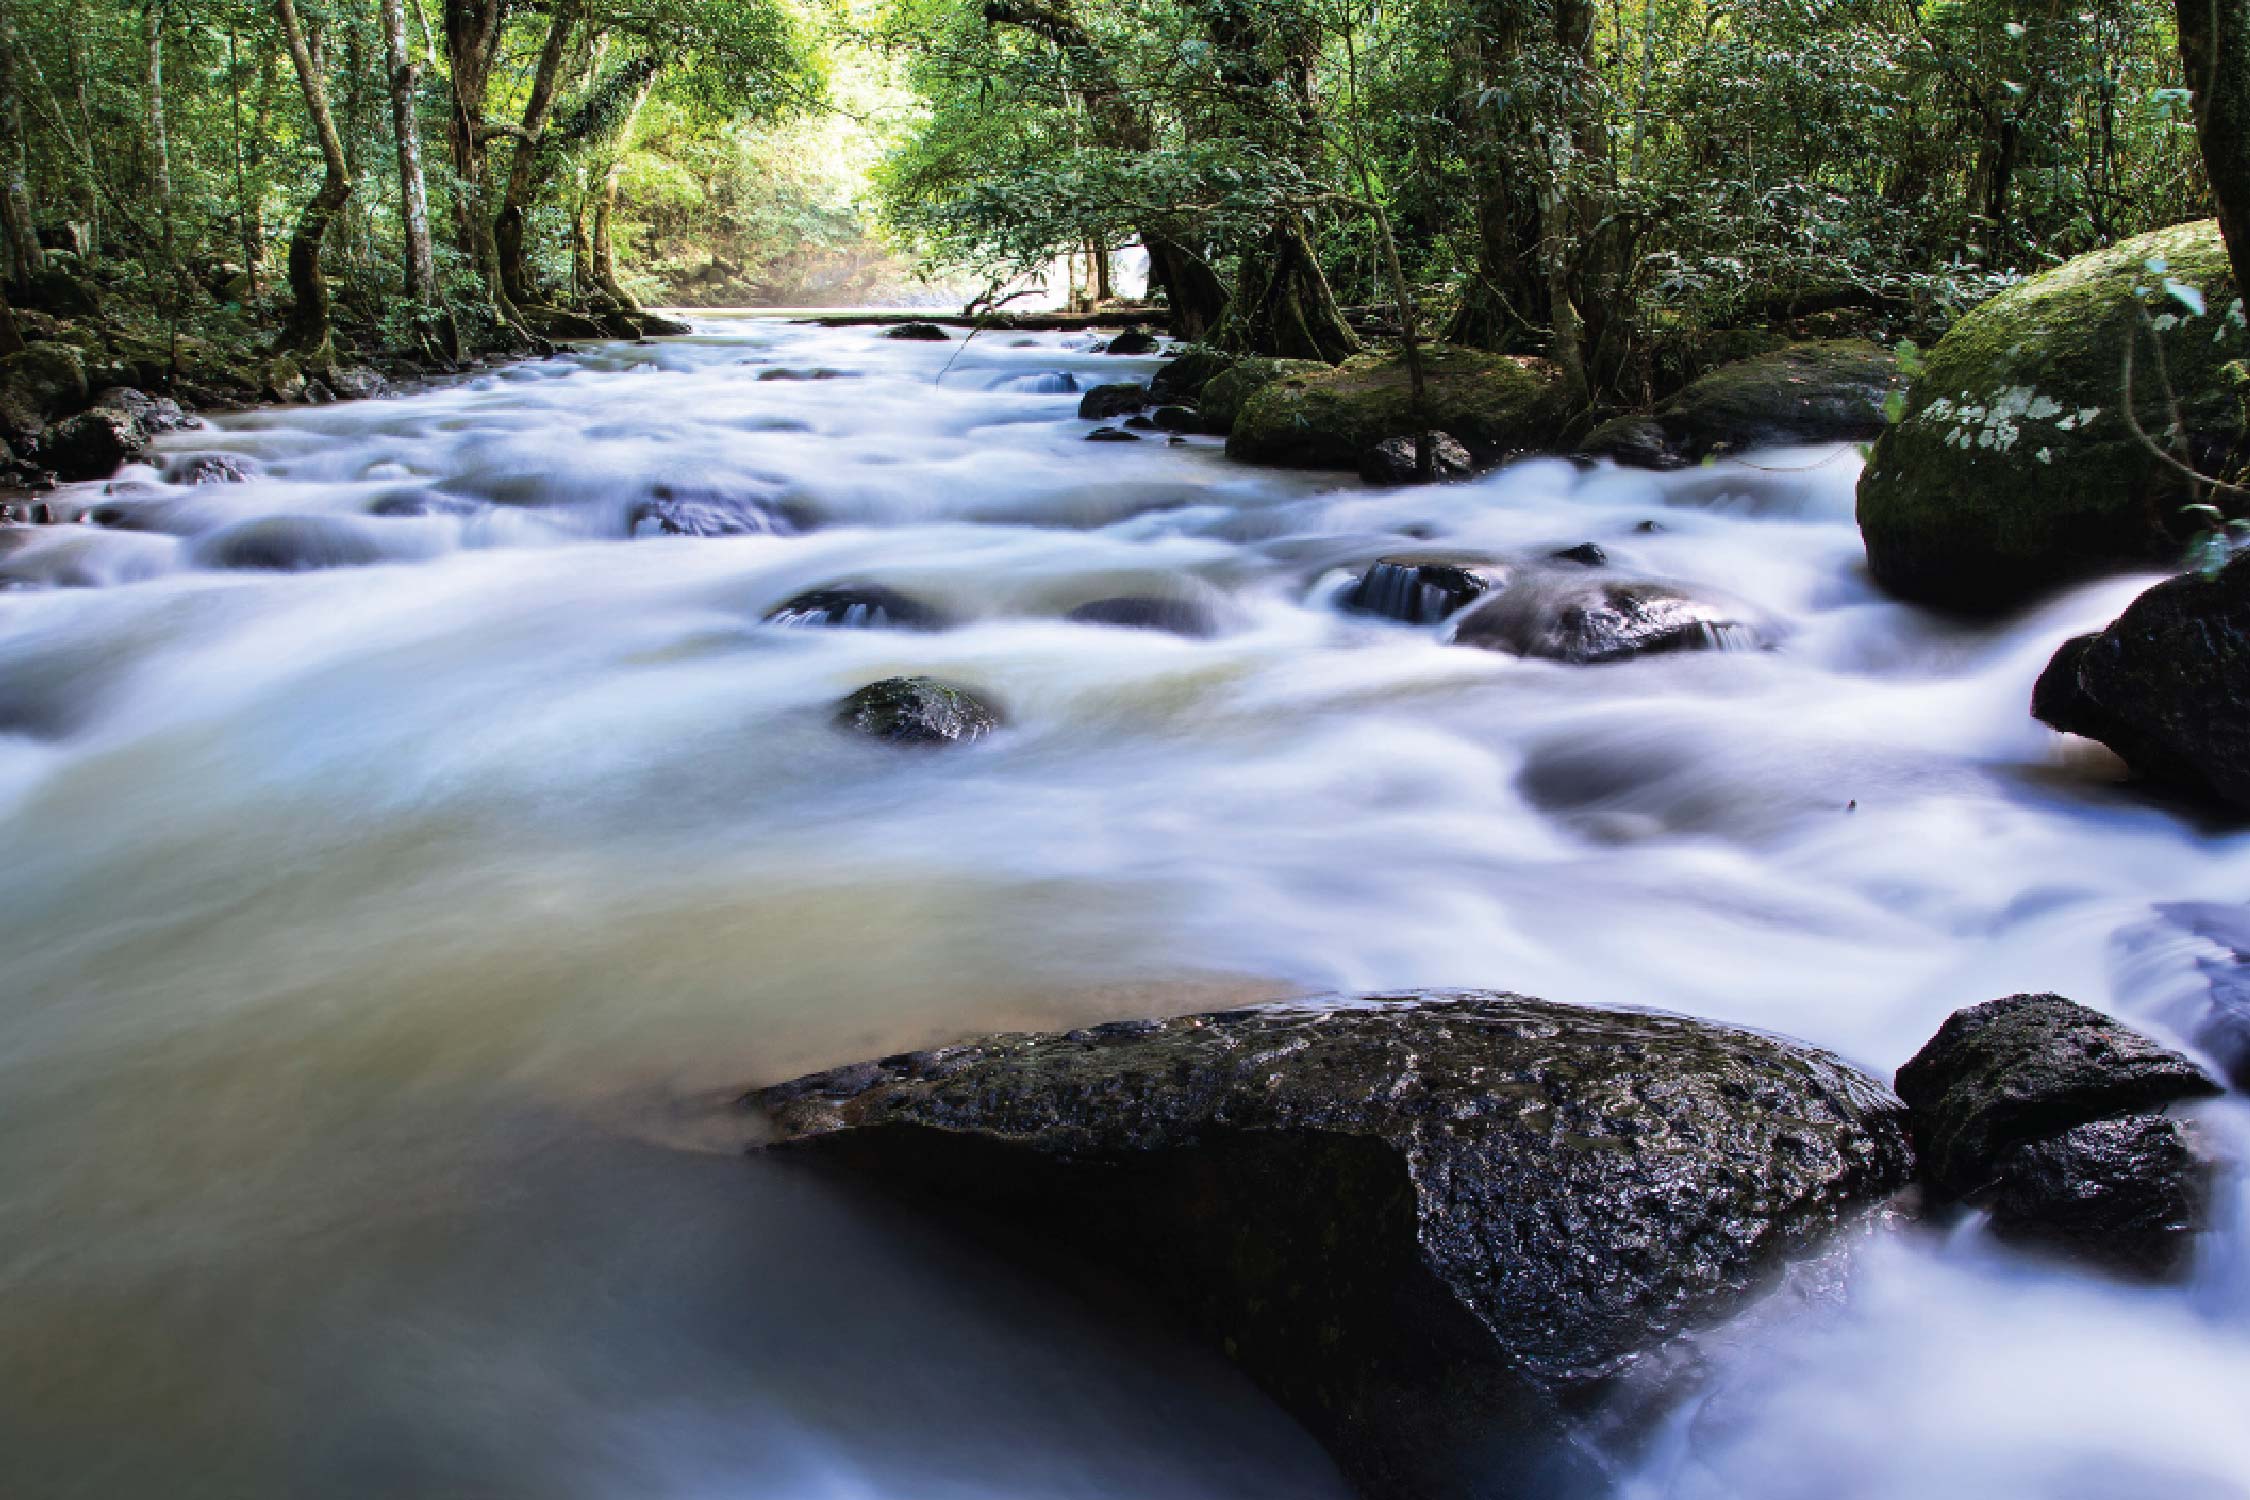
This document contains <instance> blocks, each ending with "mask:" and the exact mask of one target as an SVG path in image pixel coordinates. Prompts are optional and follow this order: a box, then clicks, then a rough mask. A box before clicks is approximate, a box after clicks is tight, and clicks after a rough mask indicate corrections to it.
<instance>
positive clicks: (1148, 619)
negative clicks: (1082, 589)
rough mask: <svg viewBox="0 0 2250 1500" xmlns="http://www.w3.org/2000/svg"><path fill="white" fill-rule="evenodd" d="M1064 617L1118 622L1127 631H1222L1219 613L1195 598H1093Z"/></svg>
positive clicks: (1203, 633) (1086, 622)
mask: <svg viewBox="0 0 2250 1500" xmlns="http://www.w3.org/2000/svg"><path fill="white" fill-rule="evenodd" d="M1064 618H1066V619H1070V620H1075V621H1077V622H1078V623H1079V624H1081V625H1115V626H1118V627H1120V628H1122V629H1127V630H1162V631H1166V632H1168V633H1170V634H1172V635H1187V636H1210V635H1217V634H1218V633H1219V620H1218V616H1217V615H1216V614H1215V613H1213V611H1212V609H1211V607H1210V606H1209V605H1207V604H1204V603H1202V602H1200V601H1199V600H1195V599H1166V598H1150V597H1147V596H1145V595H1126V596H1121V597H1119V598H1115V599H1094V600H1089V601H1088V602H1087V603H1084V604H1081V605H1079V606H1078V607H1077V608H1076V609H1074V610H1072V611H1071V612H1070V613H1069V614H1068V615H1066V616H1065V617H1064Z"/></svg>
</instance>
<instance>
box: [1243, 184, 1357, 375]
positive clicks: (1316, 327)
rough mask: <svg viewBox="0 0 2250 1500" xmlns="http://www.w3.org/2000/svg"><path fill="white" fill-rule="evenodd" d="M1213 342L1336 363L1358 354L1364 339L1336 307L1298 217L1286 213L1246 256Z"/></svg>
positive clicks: (1247, 351)
mask: <svg viewBox="0 0 2250 1500" xmlns="http://www.w3.org/2000/svg"><path fill="white" fill-rule="evenodd" d="M1211 341H1212V342H1213V343H1215V344H1217V345H1218V346H1219V347H1220V348H1222V349H1232V350H1235V351H1237V352H1239V353H1243V354H1271V355H1274V356H1276V357H1278V358H1281V359H1318V360H1325V361H1326V362H1327V363H1329V364H1332V365H1333V364H1338V363H1341V362H1342V361H1344V360H1346V359H1348V358H1350V357H1351V356H1352V355H1354V354H1357V353H1358V352H1359V336H1358V335H1357V334H1355V333H1353V332H1352V330H1351V325H1350V324H1348V323H1346V322H1345V321H1344V315H1343V313H1342V312H1341V311H1339V310H1338V309H1337V306H1336V294H1335V292H1334V291H1332V290H1330V288H1329V285H1328V277H1327V274H1326V273H1325V272H1323V271H1322V270H1321V269H1320V260H1319V258H1318V257H1317V256H1315V255H1314V254H1313V247H1312V240H1311V238H1310V237H1309V236H1308V235H1307V234H1306V233H1305V222H1304V220H1303V219H1302V218H1301V217H1299V216H1298V215H1297V214H1296V213H1294V212H1285V213H1283V214H1282V216H1281V218H1280V220H1279V222H1277V223H1276V224H1275V225H1274V226H1273V228H1272V229H1270V230H1268V231H1267V233H1266V237H1265V240H1264V241H1263V242H1262V243H1261V244H1260V245H1259V246H1258V247H1257V248H1256V249H1255V250H1252V251H1250V252H1248V253H1247V254H1245V255H1244V256H1243V257H1242V270H1241V273H1240V274H1239V275H1238V276H1237V277H1236V280H1235V288H1234V296H1233V298H1232V299H1231V300H1229V302H1228V303H1227V310H1226V315H1225V316H1224V317H1222V318H1221V319H1220V320H1219V325H1218V327H1217V328H1216V329H1215V330H1213V332H1212V335H1211Z"/></svg>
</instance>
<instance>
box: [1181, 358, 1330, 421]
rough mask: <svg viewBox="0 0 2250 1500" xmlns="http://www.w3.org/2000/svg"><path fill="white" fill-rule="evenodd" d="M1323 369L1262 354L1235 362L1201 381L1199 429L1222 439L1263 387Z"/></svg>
mask: <svg viewBox="0 0 2250 1500" xmlns="http://www.w3.org/2000/svg"><path fill="white" fill-rule="evenodd" d="M1167 368H1169V367H1167ZM1327 370H1328V366H1326V365H1324V364H1322V363H1321V362H1320V361H1319V360H1317V359H1268V358H1266V357H1265V356H1264V355H1262V354H1254V355H1251V356H1249V357H1248V358H1245V359H1238V360H1236V361H1234V362H1233V363H1232V364H1230V365H1227V366H1226V367H1225V368H1224V369H1222V370H1220V371H1219V372H1218V373H1217V374H1215V375H1211V376H1209V377H1208V378H1207V379H1206V380H1205V381H1204V384H1203V394H1202V406H1203V430H1204V431H1205V432H1209V433H1215V434H1217V435H1218V436H1220V437H1225V436H1226V435H1227V434H1228V433H1230V432H1232V431H1234V424H1235V420H1236V419H1237V418H1238V417H1240V416H1241V415H1242V408H1243V406H1244V405H1245V404H1246V403H1247V402H1248V401H1249V400H1250V398H1251V397H1252V396H1255V395H1256V394H1258V392H1260V391H1262V390H1264V389H1265V388H1266V387H1267V386H1269V385H1272V384H1273V383H1274V382H1275V381H1277V380H1284V379H1287V378H1288V377H1290V376H1293V375H1320V374H1325V373H1326V372H1327ZM1158 373H1159V374H1161V373H1162V372H1161V371H1159V372H1158ZM1152 389H1153V387H1152Z"/></svg>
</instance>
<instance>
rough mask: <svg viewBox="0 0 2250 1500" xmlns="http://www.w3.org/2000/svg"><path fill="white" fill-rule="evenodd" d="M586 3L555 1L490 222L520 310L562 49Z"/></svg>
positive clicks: (504, 282) (504, 277)
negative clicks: (528, 230)
mask: <svg viewBox="0 0 2250 1500" xmlns="http://www.w3.org/2000/svg"><path fill="white" fill-rule="evenodd" d="M582 8H583V4H582V0H556V3H555V5H554V8H553V10H552V11H551V12H550V13H549V17H548V22H547V40H546V42H545V44H544V45H543V46H541V47H540V49H539V63H538V66H537V67H536V68H535V69H534V70H533V72H532V75H531V93H530V96H529V97H528V98H526V99H525V100H524V106H523V123H522V126H521V128H520V131H519V133H518V134H517V137H516V149H515V151H514V153H513V154H512V155H511V156H510V157H509V160H508V182H507V187H506V189H505V191H504V192H503V194H502V196H501V200H500V212H499V213H498V214H497V215H496V216H495V217H494V219H493V224H492V236H493V248H494V250H495V253H496V254H497V256H498V259H499V265H500V288H501V290H502V291H503V292H504V293H505V294H506V295H507V298H508V300H509V301H510V302H512V303H514V304H515V305H516V307H517V308H519V309H521V308H527V307H530V306H531V305H532V304H533V303H534V302H536V301H537V300H538V299H537V298H535V297H534V296H533V295H532V288H531V274H530V267H529V257H528V254H527V251H526V246H525V220H526V218H527V216H528V215H529V214H530V211H531V203H532V199H533V198H534V197H535V196H536V193H537V190H538V187H539V180H540V178H541V177H542V176H544V175H545V174H544V173H543V172H542V170H541V164H540V153H541V151H542V150H543V149H544V147H545V144H546V135H547V121H548V120H549V119H550V118H551V117H552V116H553V114H554V110H555V95H556V94H557V93H558V92H559V90H560V88H561V85H562V62H563V50H564V48H565V47H567V46H568V45H569V43H570V37H571V33H572V32H573V31H575V30H576V29H577V26H578V16H579V12H580V11H581V9H582Z"/></svg>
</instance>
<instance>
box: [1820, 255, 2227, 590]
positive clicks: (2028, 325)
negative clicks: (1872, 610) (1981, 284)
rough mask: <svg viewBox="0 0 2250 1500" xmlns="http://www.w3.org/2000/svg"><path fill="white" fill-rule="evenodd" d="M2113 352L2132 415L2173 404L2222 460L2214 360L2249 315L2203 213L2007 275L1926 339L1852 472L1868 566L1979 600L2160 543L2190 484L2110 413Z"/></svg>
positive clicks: (2154, 419)
mask: <svg viewBox="0 0 2250 1500" xmlns="http://www.w3.org/2000/svg"><path fill="white" fill-rule="evenodd" d="M2167 283H2170V284H2171V285H2172V286H2173V287H2177V288H2179V289H2180V290H2179V292H2178V293H2177V294H2175V293H2174V292H2173V291H2171V290H2168V288H2167ZM2128 350H2130V351H2131V355H2132V394H2133V411H2134V413H2135V416H2136V417H2137V419H2138V422H2139V425H2140V427H2141V429H2142V431H2143V432H2144V433H2146V434H2148V435H2149V437H2150V438H2152V439H2154V440H2156V441H2158V442H2166V443H2169V441H2170V440H2169V439H2168V438H2167V437H2166V436H2165V435H2166V434H2167V433H2168V432H2169V430H2170V427H2171V424H2172V420H2173V418H2172V411H2173V410H2174V408H2175V407H2176V409H2177V411H2178V414H2179V421H2180V426H2181V429H2182V431H2181V438H2182V442H2183V447H2182V453H2183V456H2184V457H2186V458H2187V459H2188V461H2189V462H2191V463H2192V464H2193V465H2195V466H2196V467H2198V468H2200V469H2201V470H2203V471H2204V472H2205V473H2220V472H2223V471H2225V470H2227V469H2229V468H2231V467H2232V466H2233V465H2234V463H2235V462H2236V461H2237V459H2238V457H2239V455H2240V450H2241V448H2242V436H2243V404H2242V396H2241V394H2240V391H2239V388H2238V387H2237V385H2236V382H2235V379H2234V372H2233V371H2232V370H2230V369H2229V368H2228V367H2229V366H2230V364H2232V363H2233V362H2234V361H2236V360H2239V359H2241V358H2242V357H2244V356H2245V355H2250V328H2246V326H2245V324H2244V320H2243V314H2242V307H2241V302H2240V300H2239V298H2238V297H2237V295H2236V288H2235V285H2234V278H2233V276H2232V274H2231V272H2230V271H2229V269H2228V265H2227V255H2226V247H2225V246H2224V245H2223V244H2222V243H2221V242H2220V239H2219V232H2218V229H2217V227H2216V225H2215V224H2213V223H2212V222H2211V221H2209V220H2205V221H2203V222H2201V223H2195V224H2180V225H2175V226H2174V227H2172V228H2170V229H2161V230H2158V231H2156V232H2155V233H2153V234H2144V235H2141V236H2139V237H2137V238H2134V239H2130V240H2126V241H2124V242H2122V243H2120V244H2117V245H2113V246H2111V247H2110V248H2109V249H2107V250H2098V251H2096V252H2094V253H2093V254H2091V255H2082V256H2080V257H2079V258H2078V259H2076V260H2073V261H2071V262H2069V263H2068V264H2066V265H2063V266H2060V267H2057V268H2056V269H2055V270H2052V271H2049V272H2048V273H2047V274H2045V275H2044V276H2040V277H2036V278H2034V279H2033V280H2030V281H2027V282H2024V283H2023V284H2021V285H2019V286H2016V287H2013V288H2011V289H2009V290H2008V291H2006V292H2003V293H2001V294H2000V295H1999V296H1997V297H1995V298H1993V299H1992V300H1991V301H1989V302H1987V303H1985V304H1984V305H1983V306H1981V307H1979V308H1977V309H1976V310H1975V311H1973V312H1971V313H1970V314H1969V315H1968V316H1967V317H1965V318H1963V319H1962V320H1961V321H1960V322H1959V323H1957V324H1955V325H1954V326H1953V328H1952V330H1951V331H1950V332H1948V333H1947V334H1946V336H1945V337H1944V338H1943V339H1941V340H1939V342H1938V344H1937V347H1936V348H1935V349H1933V350H1932V351H1931V352H1930V355H1929V359H1928V364H1927V366H1926V367H1925V368H1924V369H1923V371H1922V372H1921V373H1920V374H1919V375H1917V376H1916V377H1915V380H1914V385H1913V389H1912V391H1911V392H1910V393H1909V395H1908V398H1907V402H1906V407H1905V411H1904V412H1903V414H1902V416H1901V420H1900V421H1899V422H1898V423H1897V424H1896V425H1895V426H1892V427H1890V428H1888V429H1886V430H1885V432H1884V433H1883V435H1882V437H1881V438H1880V439H1879V440H1878V441H1877V442H1876V444H1875V449H1874V452H1873V453H1872V454H1871V455H1870V457H1869V459H1868V464H1867V469H1866V472H1865V473H1864V474H1862V475H1861V476H1860V481H1859V527H1860V533H1861V535H1862V536H1863V537H1864V538H1865V539H1866V543H1867V562H1868V566H1869V568H1870V569H1872V570H1873V572H1874V574H1875V578H1876V581H1877V582H1878V583H1880V584H1882V585H1883V587H1884V588H1886V589H1888V590H1890V591H1891V592H1892V593H1894V594H1896V595H1898V596H1899V597H1901V598H1905V599H1912V600H1915V601H1918V602H1921V603H1926V604H1934V605H1938V606H1940V607H1943V608H1949V609H1957V610H1966V611H1973V612H1992V611H1997V610H2002V609H2006V608H2009V607H2011V606H2013V605H2016V604H2020V603H2022V602H2023V601H2025V600H2027V599H2030V598H2032V597H2034V596H2035V595H2037V594H2039V593H2040V592H2042V591H2044V590H2047V589H2050V588H2052V587H2054V586H2055V585H2057V584H2061V583H2066V582H2069V581H2070V580H2072V579H2075V578H2079V577H2083V576H2086V575H2089V574H2092V573H2097V572H2100V571H2103V570H2106V569H2111V568H2119V567H2128V566H2133V565H2138V564H2145V563H2149V562H2153V561H2160V560H2163V559H2167V558H2170V557H2173V556H2176V555H2177V553H2178V551H2179V548H2180V543H2181V541H2182V539H2183V537H2184V535H2185V533H2186V531H2187V530H2188V529H2189V528H2188V527H2187V526H2186V525H2185V524H2184V523H2183V521H2182V519H2181V517H2180V515H2179V511H2180V508H2181V506H2183V505H2185V504H2187V503H2189V500H2190V496H2189V493H2188V487H2189V481H2188V480H2187V477H2186V476H2185V475H2182V474H2181V473H2179V471H2178V470H2176V469H2174V468H2172V467H2171V466H2170V465H2169V464H2167V463H2166V462H2165V460H2164V458H2163V457H2162V456H2160V455H2159V453H2158V452H2157V451H2156V450H2155V449H2154V447H2152V445H2151V443H2149V442H2145V441H2143V439H2142V438H2141V437H2140V436H2137V435H2136V434H2135V433H2134V432H2133V430H2132V425H2131V424H2130V423H2128V421H2127V420H2126V417H2125V415H2124V407H2123V397H2124V394H2125V389H2126V386H2125V380H2126V359H2127V351H2128ZM2160 354H2161V359H2159V357H2158V356H2159V355H2160Z"/></svg>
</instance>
